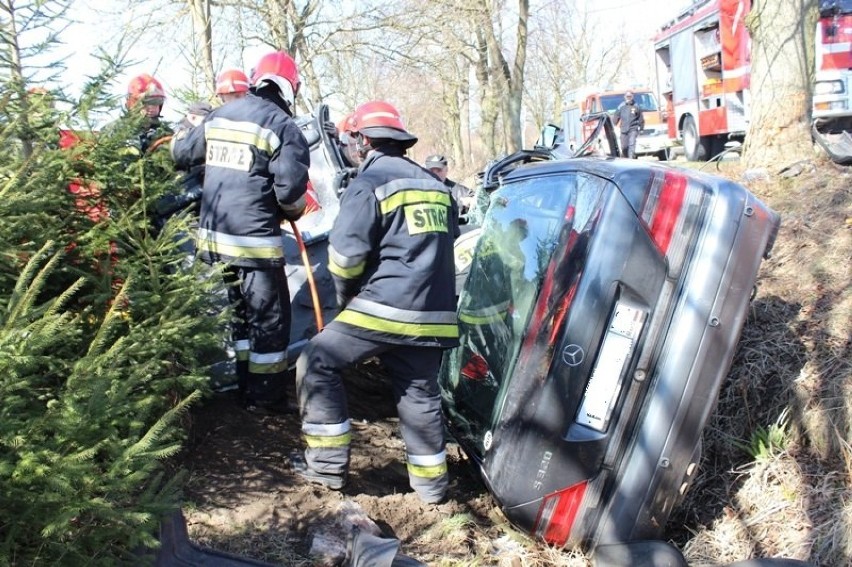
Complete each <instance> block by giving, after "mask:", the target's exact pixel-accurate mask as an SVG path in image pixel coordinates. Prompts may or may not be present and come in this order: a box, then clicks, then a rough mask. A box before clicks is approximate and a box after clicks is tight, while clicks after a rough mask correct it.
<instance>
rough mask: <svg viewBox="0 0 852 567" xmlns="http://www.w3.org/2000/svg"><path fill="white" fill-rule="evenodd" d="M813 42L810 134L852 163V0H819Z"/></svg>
mask: <svg viewBox="0 0 852 567" xmlns="http://www.w3.org/2000/svg"><path fill="white" fill-rule="evenodd" d="M815 43H816V46H815V50H814V51H815V53H816V66H815V77H814V78H815V83H814V93H813V95H814V96H813V128H812V132H813V137H814V140H815V141H816V142H817V143H818V144H819V145H820V146H822V147H823V149H825V151H826V152H827V153H828V154H829V156H831V159H833V160H834V161H836V162H838V163H846V164H848V163H852V135H850V133H852V0H820V3H819V21H818V22H817V28H816V35H815Z"/></svg>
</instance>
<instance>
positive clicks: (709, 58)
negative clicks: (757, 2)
mask: <svg viewBox="0 0 852 567" xmlns="http://www.w3.org/2000/svg"><path fill="white" fill-rule="evenodd" d="M750 8H751V0H698V1H696V2H695V3H694V4H692V6H690V7H689V8H687V9H685V10H683V11H682V12H681V13H680V14H678V16H677V17H676V18H675V19H674V20H672V21H671V22H669V23H667V24H666V25H665V26H663V28H662V29H661V30H660V32H659V33H658V34H657V36H656V37H655V38H654V51H655V54H656V58H655V59H656V71H657V92H659V93H660V101H661V102H660V104H661V106H662V107H663V109H664V111H663V112H664V115H665V117H666V123H667V125H668V135H669V138H670V139H672V140H679V141H681V142H682V144H683V151H684V154H685V155H686V158H687V159H688V160H690V161H703V160H706V159H709V158H710V157H712V156H714V155H716V154H717V153H719V152H720V151H722V150H723V148H724V145H725V143H726V142H727V141H729V140H742V139H743V138H744V137H745V132H746V128H747V125H748V113H749V82H750V78H751V38H750V36H749V34H748V30H747V29H746V26H745V16H746V14H748V11H749V9H750Z"/></svg>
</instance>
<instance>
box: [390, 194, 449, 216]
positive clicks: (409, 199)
mask: <svg viewBox="0 0 852 567" xmlns="http://www.w3.org/2000/svg"><path fill="white" fill-rule="evenodd" d="M417 203H436V204H439V205H445V206H447V207H449V206H451V205H450V196H449V194H447V193H442V192H441V191H423V190H421V189H408V190H406V191H398V192H396V193H394V194H393V195H391V196H390V197H388V198H387V199H384V200H382V201H380V202H379V210H380V211H381V212H382V214H383V215H386V214H388V213H390V212H392V211H394V210H396V209H397V208H399V207H402V206H403V205H414V204H417Z"/></svg>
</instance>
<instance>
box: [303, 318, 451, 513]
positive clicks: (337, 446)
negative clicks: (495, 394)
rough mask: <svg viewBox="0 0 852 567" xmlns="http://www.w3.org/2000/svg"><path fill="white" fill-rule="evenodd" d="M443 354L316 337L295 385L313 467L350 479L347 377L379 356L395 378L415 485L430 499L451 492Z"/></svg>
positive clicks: (341, 336) (330, 333)
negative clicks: (345, 374) (441, 389)
mask: <svg viewBox="0 0 852 567" xmlns="http://www.w3.org/2000/svg"><path fill="white" fill-rule="evenodd" d="M441 355H442V350H441V349H438V348H433V347H420V346H410V345H398V344H390V343H385V342H379V341H375V340H368V339H364V338H361V337H356V336H353V335H349V334H345V333H340V332H338V331H335V330H334V329H333V328H326V329H324V330H323V331H322V332H321V333H319V334H318V335H316V336H315V337H314V338H313V339H311V341H310V343H309V344H308V346H307V347H306V348H305V351H304V352H303V353H302V355H301V356H300V357H299V360H298V361H297V363H296V387H297V390H298V393H299V408H300V410H301V412H302V433H303V434H304V436H305V441H306V444H307V449H306V450H305V461H306V462H307V464H308V466H309V467H310V468H311V469H313V470H315V471H317V472H319V473H322V474H325V475H336V476H342V477H345V476H346V474H347V473H348V468H349V458H350V442H351V426H350V421H349V415H348V411H347V406H346V394H345V392H344V388H343V380H342V372H343V371H344V370H345V369H346V368H347V367H350V366H352V365H353V364H355V363H357V362H360V361H363V360H366V359H368V358H370V357H373V356H375V357H378V358H379V360H381V361H382V363H383V365H384V367H385V368H386V369H387V371H388V373H389V374H390V376H391V381H392V388H393V397H394V402H395V403H396V407H397V412H398V414H399V423H400V429H401V432H402V438H403V441H405V452H406V461H407V469H408V478H409V483H410V485H411V488H413V489H414V491H415V492H416V493H417V494H418V496H420V498H421V499H423V500H424V501H426V502H439V501H441V500H442V499H443V498H444V496H445V495H446V492H447V484H448V477H447V460H446V452H445V440H444V424H443V418H442V414H441V397H440V392H439V389H438V370H439V368H440V365H441Z"/></svg>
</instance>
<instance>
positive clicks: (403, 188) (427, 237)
mask: <svg viewBox="0 0 852 567" xmlns="http://www.w3.org/2000/svg"><path fill="white" fill-rule="evenodd" d="M347 129H348V132H349V133H350V134H351V135H352V136H353V138H354V141H355V143H356V144H357V147H358V150H359V154H360V156H361V157H362V158H364V161H363V162H362V163H361V165H360V168H359V171H358V175H357V177H355V178H354V179H353V180H352V182H351V183H350V185H349V187H348V188H347V189H346V191H345V192H344V193H343V196H342V198H341V202H340V209H341V211H346V212H347V213H346V214H345V215H344V214H341V215H339V216H338V217H337V219H336V220H335V223H334V226H333V227H332V230H331V233H330V235H329V249H328V254H329V264H328V268H329V271H330V272H331V274H332V277H333V278H334V283H335V288H336V291H337V296H338V302H339V304H340V306H341V308H342V311H341V313H340V314H339V315H338V316H337V318H335V319H334V320H333V321H332V322H331V323H329V324H328V325H327V326H326V327H325V328H324V329H323V331H322V332H321V333H319V334H318V335H316V336H314V337H313V339H311V341H310V343H309V344H308V346H307V347H306V348H305V352H304V353H303V354H302V356H300V357H299V360H298V362H297V364H296V385H297V388H298V391H299V404H300V410H301V412H302V432H303V434H304V436H305V440H306V444H307V449H306V450H305V451H304V453H301V452H298V453H295V454H293V455H292V465H293V468H294V470H295V472H296V473H297V474H299V475H300V476H302V477H303V478H305V479H307V480H309V481H312V482H316V483H320V484H324V485H326V486H327V487H329V488H332V489H341V488H342V487H343V486H344V485H345V483H346V479H347V474H348V467H349V460H350V446H349V445H350V435H351V430H350V427H351V426H350V421H349V416H348V413H347V408H346V399H345V394H344V391H343V384H342V379H341V374H342V372H343V371H344V369H346V368H347V367H350V366H352V365H354V364H356V363H358V362H360V361H363V360H365V359H367V358H370V357H374V356H375V357H378V358H379V359H380V360H381V361H382V363H383V364H384V366H385V368H387V370H388V371H389V374H390V375H391V376H392V379H393V396H394V399H395V401H396V405H397V411H398V412H399V418H400V427H401V430H402V436H403V440H404V441H405V445H406V460H407V466H408V474H409V482H410V484H411V487H412V488H413V489H414V491H415V492H416V493H417V494H418V495H419V497H420V498H421V499H422V500H423V501H425V502H428V503H437V502H440V501H441V500H443V499H444V497H445V495H446V491H447V478H448V477H447V464H446V454H445V445H444V428H443V423H442V417H441V400H440V396H439V391H438V378H437V375H438V369H439V366H440V363H441V355H442V352H443V349H446V348H451V347H454V346H456V345H457V344H458V321H457V318H456V310H455V269H454V265H453V241H454V239H455V238H456V237H457V236H458V235H459V227H458V210H457V207H456V205H455V202H454V200H453V199H452V197H451V195H450V191H449V188H448V187H447V186H445V185H444V184H443V183H441V182H440V181H439V180H437V179H436V178H435V177H434V176H433V175H432V174H431V173H429V172H428V171H426V170H425V169H423V168H422V167H420V166H419V165H418V164H417V163H415V162H414V161H412V160H411V159H409V158H407V157H406V156H405V153H406V150H407V149H408V148H410V147H411V146H413V145H414V144H415V143H416V142H417V138H416V137H415V136H413V135H412V134H410V133H409V132H408V131H407V130H406V129H405V126H404V125H403V122H402V119H401V118H400V115H399V112H397V110H396V109H395V108H394V107H393V106H392V105H390V104H389V103H387V102H383V101H373V102H367V103H364V104H362V105H360V106H359V107H358V108H357V109H356V110H355V111H354V112H353V114H352V116H351V117H350V118H349V120H348V122H347Z"/></svg>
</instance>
